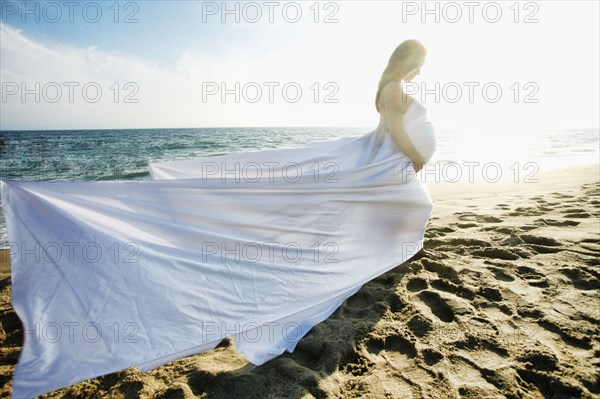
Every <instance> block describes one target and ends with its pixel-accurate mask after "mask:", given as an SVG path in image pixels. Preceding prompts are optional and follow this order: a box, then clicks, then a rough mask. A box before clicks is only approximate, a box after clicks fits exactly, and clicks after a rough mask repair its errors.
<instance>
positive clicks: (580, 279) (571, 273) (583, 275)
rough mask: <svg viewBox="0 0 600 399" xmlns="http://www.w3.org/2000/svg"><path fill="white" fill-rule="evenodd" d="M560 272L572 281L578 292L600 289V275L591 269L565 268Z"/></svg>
mask: <svg viewBox="0 0 600 399" xmlns="http://www.w3.org/2000/svg"><path fill="white" fill-rule="evenodd" d="M559 270H560V272H561V273H562V274H564V275H565V276H567V277H568V278H569V279H570V280H571V283H572V284H573V285H574V286H575V288H577V289H578V290H597V289H599V288H600V278H599V276H598V274H597V273H594V271H592V270H590V269H587V268H584V267H578V268H573V267H563V268H561V269H559ZM594 274H595V275H594Z"/></svg>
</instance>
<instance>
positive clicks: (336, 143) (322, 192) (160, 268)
mask: <svg viewBox="0 0 600 399" xmlns="http://www.w3.org/2000/svg"><path fill="white" fill-rule="evenodd" d="M404 124H405V130H406V131H407V133H408V134H409V137H410V138H411V140H412V141H413V143H414V144H415V146H416V147H417V148H418V149H419V150H420V151H423V156H424V157H425V158H427V159H429V157H431V154H433V152H434V151H435V135H434V131H433V128H432V126H431V124H430V123H429V122H428V120H427V117H426V110H425V107H424V106H423V105H422V104H420V103H417V102H416V100H415V102H413V105H411V107H410V108H409V110H408V111H407V113H406V114H405V123H404ZM150 170H151V173H152V176H153V178H154V179H155V180H148V181H124V182H19V181H2V182H0V189H1V198H2V207H3V210H4V212H5V216H6V223H7V228H8V236H9V240H10V244H11V267H12V303H13V306H14V309H15V311H16V312H17V314H18V316H19V317H20V319H21V320H22V322H23V324H24V328H25V342H24V345H23V350H22V352H21V355H20V357H19V361H18V364H17V367H16V371H15V373H14V378H13V397H19V398H21V397H33V396H36V395H40V394H43V393H46V392H49V391H52V390H55V389H59V388H62V387H65V386H68V385H71V384H74V383H77V382H80V381H83V380H86V379H89V378H92V377H96V376H100V375H104V374H107V373H111V372H115V371H118V370H122V369H124V368H127V367H132V366H137V367H139V368H140V369H141V370H143V371H146V370H150V369H152V368H155V367H158V366H160V365H162V364H165V363H167V362H170V361H173V360H175V359H178V358H181V357H184V356H187V355H191V354H195V353H200V352H203V351H207V350H210V349H212V348H214V347H215V346H216V345H217V344H218V343H219V342H220V341H221V340H222V339H223V338H225V337H226V336H232V337H233V339H234V342H235V344H236V349H237V350H238V351H239V352H240V353H241V354H243V355H244V356H246V358H247V359H248V360H249V361H250V362H252V363H254V364H256V365H260V364H262V363H264V362H266V361H268V360H269V359H272V358H274V357H276V356H277V355H279V354H281V353H283V352H284V351H286V350H287V351H290V352H291V351H293V350H294V348H295V347H296V344H297V342H298V341H299V340H300V338H302V336H304V335H305V334H306V333H307V332H308V331H309V330H310V329H311V328H312V327H313V326H314V325H315V324H317V323H319V322H321V321H323V320H324V319H326V318H327V317H328V316H329V315H331V314H332V313H333V312H334V311H335V310H336V309H337V308H338V307H339V306H340V305H341V303H342V302H343V301H344V300H345V299H346V298H348V297H349V296H351V295H352V294H354V293H355V292H356V291H358V290H359V289H360V287H361V286H362V285H363V284H364V283H366V282H367V281H369V280H371V279H373V278H374V277H376V276H378V275H380V274H382V273H384V272H386V271H388V270H390V269H392V268H393V267H395V266H397V265H399V264H401V263H403V262H405V261H406V260H408V259H409V258H411V257H412V256H413V255H414V254H415V253H416V252H417V251H418V250H419V249H421V247H422V245H423V238H424V233H425V228H426V224H427V222H428V220H429V218H430V216H431V213H432V211H433V203H432V201H431V198H430V196H429V194H428V192H427V190H426V187H425V186H424V185H423V184H422V183H421V181H420V179H418V178H417V177H416V175H415V170H414V168H413V164H412V162H411V161H410V159H409V158H408V157H407V156H406V155H405V154H404V153H402V152H401V151H399V149H398V147H397V146H396V144H395V143H394V141H393V139H392V138H391V136H390V135H389V134H388V133H387V132H385V130H384V128H383V123H381V122H380V123H379V126H378V127H377V128H376V129H375V130H373V131H371V132H369V133H367V134H365V135H363V136H359V137H351V138H341V139H337V140H331V141H328V142H320V143H313V144H310V145H305V146H302V147H294V148H284V149H273V150H264V151H254V152H246V153H233V154H229V155H225V156H218V157H205V158H199V159H194V160H189V161H177V162H167V163H155V164H151V165H150Z"/></svg>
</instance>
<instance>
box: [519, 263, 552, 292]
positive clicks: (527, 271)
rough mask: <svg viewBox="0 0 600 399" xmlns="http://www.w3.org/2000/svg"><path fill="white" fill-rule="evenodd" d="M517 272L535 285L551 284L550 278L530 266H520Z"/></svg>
mask: <svg viewBox="0 0 600 399" xmlns="http://www.w3.org/2000/svg"><path fill="white" fill-rule="evenodd" d="M515 273H516V274H517V275H518V276H519V277H520V278H522V279H523V280H525V281H526V282H527V284H529V285H531V286H533V287H540V288H546V287H549V286H550V285H549V284H548V279H547V278H546V277H545V276H544V275H543V274H542V273H540V272H538V271H536V270H535V269H533V268H531V267H529V266H518V267H517V268H516V269H515Z"/></svg>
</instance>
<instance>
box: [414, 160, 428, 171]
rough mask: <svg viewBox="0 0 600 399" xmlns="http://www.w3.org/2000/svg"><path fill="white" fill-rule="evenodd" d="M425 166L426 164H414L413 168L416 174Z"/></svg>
mask: <svg viewBox="0 0 600 399" xmlns="http://www.w3.org/2000/svg"><path fill="white" fill-rule="evenodd" d="M424 165H425V162H413V167H414V168H415V172H418V171H420V170H421V169H423V166H424Z"/></svg>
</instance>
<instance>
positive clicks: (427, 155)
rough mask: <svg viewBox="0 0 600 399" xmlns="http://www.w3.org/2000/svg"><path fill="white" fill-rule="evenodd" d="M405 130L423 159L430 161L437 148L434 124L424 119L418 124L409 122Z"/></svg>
mask: <svg viewBox="0 0 600 399" xmlns="http://www.w3.org/2000/svg"><path fill="white" fill-rule="evenodd" d="M404 130H405V131H406V134H407V135H408V137H409V138H410V140H411V141H412V143H413V145H414V146H415V148H416V149H417V151H418V152H419V154H421V157H423V160H424V161H425V162H426V163H427V162H429V160H430V159H431V157H432V156H433V154H434V153H435V150H436V148H437V141H436V137H435V129H434V127H433V125H432V124H431V123H430V122H429V121H427V120H423V121H420V123H418V124H408V125H407V126H405V128H404Z"/></svg>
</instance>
